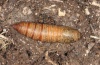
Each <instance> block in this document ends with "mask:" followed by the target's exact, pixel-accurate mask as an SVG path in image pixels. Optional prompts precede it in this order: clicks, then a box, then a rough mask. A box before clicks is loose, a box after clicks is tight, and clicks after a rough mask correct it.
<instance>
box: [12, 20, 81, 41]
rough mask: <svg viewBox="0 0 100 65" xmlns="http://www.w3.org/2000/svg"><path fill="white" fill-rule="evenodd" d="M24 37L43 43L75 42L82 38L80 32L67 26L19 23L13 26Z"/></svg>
mask: <svg viewBox="0 0 100 65" xmlns="http://www.w3.org/2000/svg"><path fill="white" fill-rule="evenodd" d="M13 28H14V29H16V30H17V31H18V32H20V33H21V34H23V35H26V36H27V37H30V38H32V39H34V40H39V41H43V42H73V41H77V40H78V39H79V38H80V32H79V31H78V30H75V29H73V28H70V27H66V26H56V25H48V24H39V23H32V22H19V23H17V24H14V25H13Z"/></svg>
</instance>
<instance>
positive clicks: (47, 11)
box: [0, 0, 100, 65]
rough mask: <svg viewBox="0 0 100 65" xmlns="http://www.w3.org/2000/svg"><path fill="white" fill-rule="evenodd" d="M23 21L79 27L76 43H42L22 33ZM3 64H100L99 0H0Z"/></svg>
mask: <svg viewBox="0 0 100 65" xmlns="http://www.w3.org/2000/svg"><path fill="white" fill-rule="evenodd" d="M21 21H26V22H28V21H31V22H38V23H47V24H51V25H52V24H53V25H63V26H69V27H72V28H75V29H78V30H79V31H80V32H81V35H82V37H81V39H80V40H78V41H76V42H74V43H70V44H68V43H46V42H45V43H43V42H40V41H35V40H32V39H30V38H27V37H25V36H23V35H21V34H19V33H18V32H17V31H16V30H14V29H13V28H12V27H11V25H12V24H14V23H17V22H21ZM0 65H100V0H0Z"/></svg>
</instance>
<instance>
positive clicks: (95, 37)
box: [90, 35, 100, 40]
mask: <svg viewBox="0 0 100 65" xmlns="http://www.w3.org/2000/svg"><path fill="white" fill-rule="evenodd" d="M90 38H94V39H99V40H100V37H97V36H92V35H91V36H90Z"/></svg>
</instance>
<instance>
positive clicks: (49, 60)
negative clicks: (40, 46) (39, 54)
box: [45, 51, 57, 65]
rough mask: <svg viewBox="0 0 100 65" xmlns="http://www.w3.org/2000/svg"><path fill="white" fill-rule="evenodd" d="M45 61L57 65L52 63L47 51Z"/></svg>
mask: <svg viewBox="0 0 100 65" xmlns="http://www.w3.org/2000/svg"><path fill="white" fill-rule="evenodd" d="M45 59H46V60H47V62H49V63H51V64H52V65H57V64H56V63H55V62H53V61H52V60H51V59H50V57H49V56H48V51H46V53H45Z"/></svg>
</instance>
